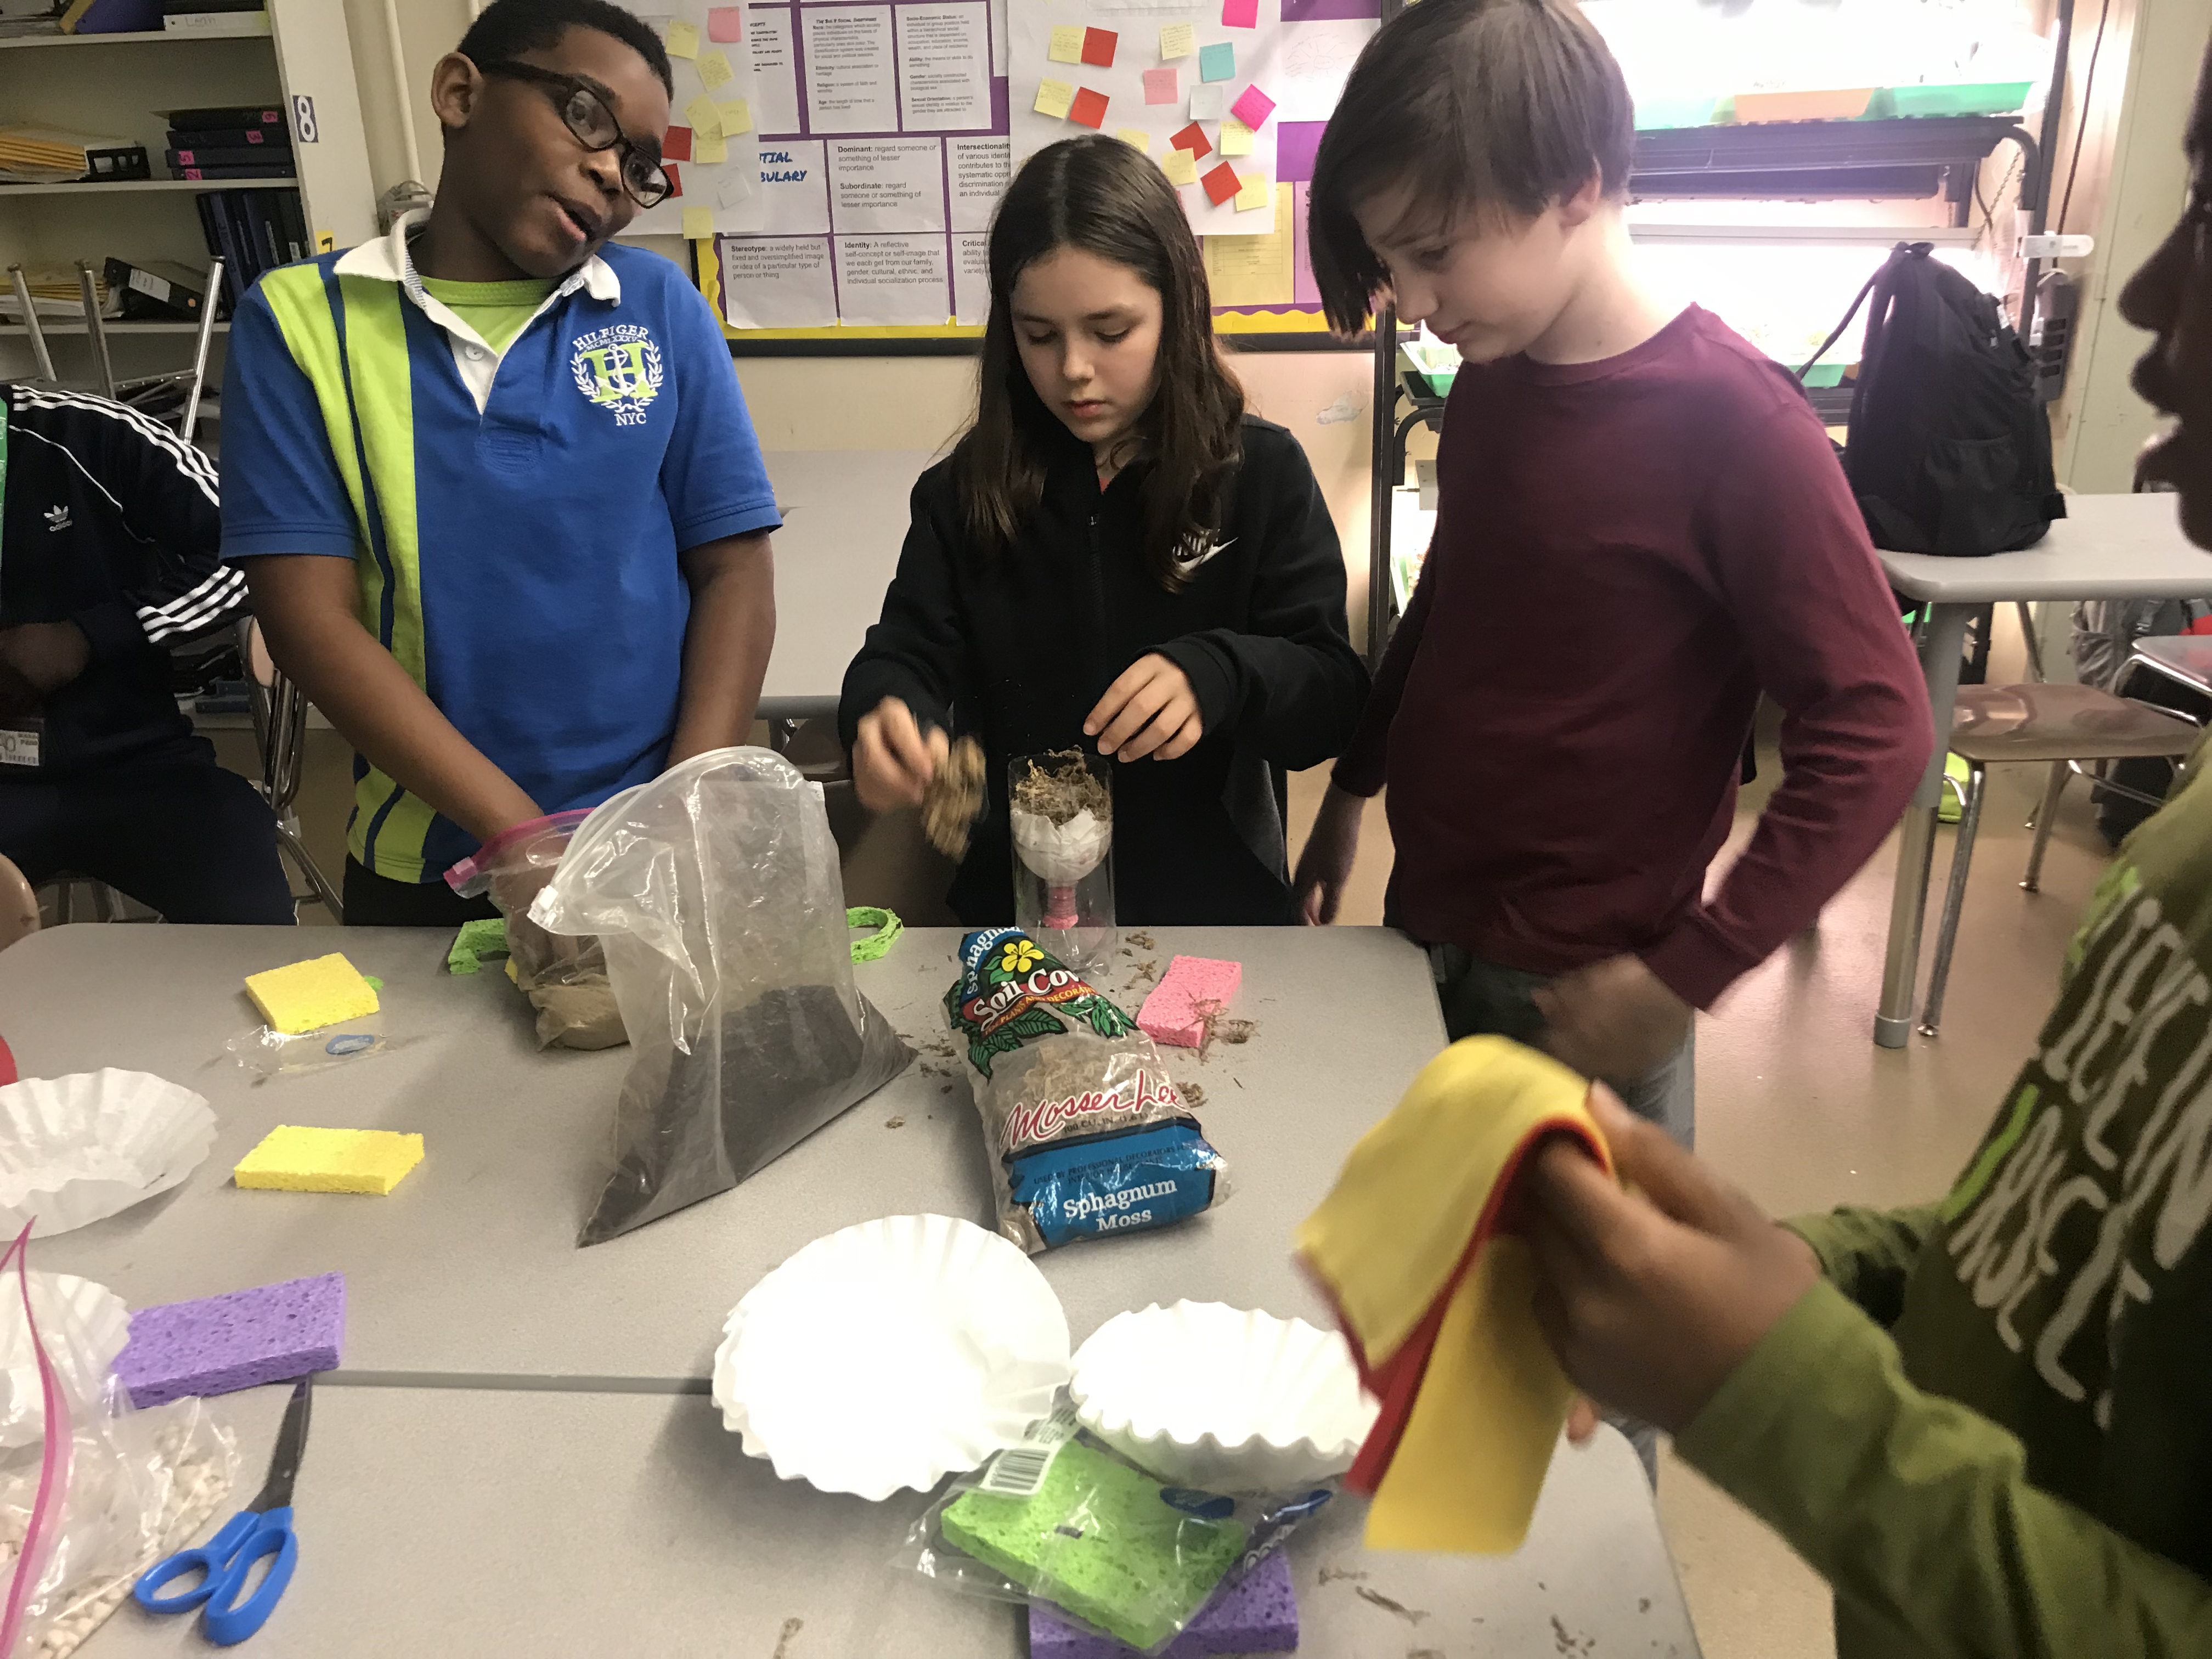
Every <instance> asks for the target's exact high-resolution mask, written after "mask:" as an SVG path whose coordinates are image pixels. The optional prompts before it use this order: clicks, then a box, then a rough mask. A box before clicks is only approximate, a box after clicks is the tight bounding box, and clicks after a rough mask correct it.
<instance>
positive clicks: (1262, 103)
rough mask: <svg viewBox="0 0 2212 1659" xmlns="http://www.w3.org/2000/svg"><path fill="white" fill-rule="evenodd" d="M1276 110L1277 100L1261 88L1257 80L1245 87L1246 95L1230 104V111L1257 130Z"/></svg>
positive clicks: (1253, 129)
mask: <svg viewBox="0 0 2212 1659" xmlns="http://www.w3.org/2000/svg"><path fill="white" fill-rule="evenodd" d="M1274 111H1275V100H1273V99H1272V98H1270V97H1268V96H1267V94H1266V93H1264V92H1262V91H1261V90H1260V88H1259V86H1258V84H1257V83H1256V82H1255V83H1254V84H1253V85H1251V86H1249V87H1247V88H1244V95H1243V97H1241V98H1239V99H1238V100H1237V101H1236V102H1235V103H1233V104H1231V106H1229V112H1230V113H1231V115H1233V116H1235V117H1236V118H1237V119H1238V120H1240V121H1242V122H1243V124H1244V125H1246V126H1248V127H1249V128H1251V129H1252V131H1255V132H1257V131H1259V130H1260V129H1261V126H1262V125H1265V124H1266V122H1267V118H1268V117H1269V116H1270V115H1272V114H1273V113H1274Z"/></svg>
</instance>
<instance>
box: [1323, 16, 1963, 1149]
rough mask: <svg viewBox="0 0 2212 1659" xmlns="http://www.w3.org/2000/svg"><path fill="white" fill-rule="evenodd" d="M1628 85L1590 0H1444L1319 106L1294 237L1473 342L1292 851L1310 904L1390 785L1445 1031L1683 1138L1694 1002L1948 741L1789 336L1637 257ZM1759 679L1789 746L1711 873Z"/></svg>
mask: <svg viewBox="0 0 2212 1659" xmlns="http://www.w3.org/2000/svg"><path fill="white" fill-rule="evenodd" d="M1633 125H1634V122H1633V117H1632V110H1631V106H1630V102H1629V98H1628V93H1627V89H1626V86H1625V84H1624V83H1623V82H1622V80H1621V76H1620V68H1619V66H1618V65H1617V64H1615V63H1614V62H1613V58H1612V55H1611V54H1610V53H1609V52H1607V49H1606V46H1605V44H1604V42H1603V40H1601V39H1600V38H1599V36H1598V34H1597V33H1596V31H1595V29H1593V28H1592V27H1590V25H1589V22H1588V21H1585V20H1584V19H1583V17H1582V15H1580V13H1579V12H1577V10H1576V9H1574V7H1573V6H1572V4H1571V3H1570V0H1424V3H1423V4H1421V5H1419V6H1418V7H1411V8H1408V9H1407V10H1406V11H1405V12H1404V13H1403V14H1401V15H1400V16H1399V17H1398V18H1396V19H1395V20H1394V21H1392V22H1391V23H1389V25H1388V26H1387V27H1384V28H1383V31H1382V32H1381V33H1379V34H1378V35H1377V36H1376V38H1375V40H1373V41H1372V42H1371V43H1370V45H1369V46H1368V48H1367V50H1366V51H1365V52H1364V53H1363V54H1362V56H1361V58H1360V60H1359V64H1358V67H1357V68H1356V69H1355V70H1354V71H1353V73H1352V79H1351V82H1350V84H1349V85H1348V86H1347V88H1346V91H1345V95H1344V98H1343V100H1342V102H1341V103H1340V105H1339V106H1338V108H1337V112H1336V114H1335V116H1334V118H1333V119H1332V120H1331V121H1330V123H1329V127H1328V133H1327V135H1326V136H1325V137H1324V138H1323V140H1322V147H1321V151H1320V155H1319V156H1318V158H1317V160H1316V167H1315V171H1314V181H1313V185H1312V208H1311V213H1312V222H1311V230H1312V235H1311V238H1310V245H1311V247H1312V249H1313V261H1314V270H1315V275H1316V278H1317V280H1318V282H1319V283H1320V287H1321V291H1322V298H1323V301H1324V302H1325V304H1326V306H1327V307H1328V313H1329V318H1330V320H1331V322H1332V323H1334V325H1336V326H1337V327H1338V328H1340V329H1341V330H1346V331H1349V330H1351V329H1353V328H1356V327H1358V325H1359V324H1360V322H1361V320H1362V319H1364V316H1365V315H1366V313H1367V311H1368V308H1369V304H1370V297H1371V296H1372V295H1375V294H1376V292H1377V291H1378V290H1382V289H1387V290H1388V292H1389V295H1390V297H1392V298H1393V299H1394V300H1395V302H1396V305H1397V307H1398V317H1399V320H1400V321H1401V322H1413V321H1420V320H1425V321H1426V322H1427V324H1428V325H1429V327H1430V329H1431V331H1432V332H1434V333H1435V334H1437V337H1439V338H1442V339H1443V340H1445V341H1447V342H1449V343H1453V344H1455V345H1456V346H1458V348H1459V349H1460V354H1461V356H1462V357H1463V358H1464V359H1465V360H1466V367H1465V368H1462V370H1461V371H1460V374H1459V376H1458V379H1457V380H1456V382H1455V385H1454V386H1453V388H1452V395H1451V398H1450V401H1449V404H1447V405H1446V409H1445V415H1444V428H1443V440H1442V442H1441V445H1440V447H1439V449H1438V453H1437V483H1438V487H1439V496H1440V500H1439V507H1438V511H1437V527H1436V535H1435V538H1434V540H1433V541H1432V542H1431V545H1430V551H1429V559H1428V564H1427V568H1426V569H1425V572H1424V574H1423V576H1422V579H1421V583H1420V586H1419V588H1418V589H1417V590H1416V592H1415V593H1414V596H1413V604H1412V605H1411V607H1410V609H1409V610H1408V611H1407V615H1406V617H1405V618H1404V620H1403V621H1402V622H1401V624H1400V626H1399V629H1398V632H1397V635H1396V637H1395V639H1394V640H1393V641H1392V643H1391V646H1390V649H1389V653H1388V655H1387V656H1386V657H1385V658H1384V659H1383V664H1382V666H1381V668H1380V671H1378V672H1377V674H1376V683H1375V690H1374V693H1373V696H1372V697H1371V699H1370V702H1369V704H1368V708H1367V714H1366V719H1365V721H1364V725H1363V726H1362V728H1361V731H1360V732H1359V735H1358V738H1357V739H1356V740H1355V742H1354V744H1353V745H1352V749H1351V750H1350V751H1349V752H1348V753H1346V755H1345V756H1344V757H1343V758H1342V759H1341V760H1340V761H1339V763H1338V764H1337V768H1336V773H1335V781H1334V786H1333V787H1332V788H1331V789H1330V791H1329V795H1328V800H1327V802H1326V803H1325V804H1324V805H1323V807H1322V813H1321V817H1320V820H1319V822H1318V823H1316V827H1315V830H1314V835H1313V837H1312V840H1311V841H1310V843H1309V847H1308V850H1307V853H1306V855H1305V857H1304V859H1303V860H1301V864H1300V869H1299V872H1298V890H1299V893H1300V896H1301V899H1302V901H1303V902H1304V905H1305V909H1306V915H1307V918H1308V920H1310V921H1328V920H1329V919H1331V917H1332V916H1333V915H1334V911H1335V908H1336V904H1337V900H1338V896H1339V894H1340V891H1341V889H1342V886H1343V884H1344V881H1345V878H1346V875H1347V874H1348V872H1349V870H1350V867H1351V863H1352V853H1353V851H1354V849H1355V848H1356V846H1357V842H1358V824H1359V812H1360V808H1361V805H1362V804H1363V801H1364V798H1366V797H1368V796H1371V795H1373V794H1374V793H1376V791H1377V790H1378V789H1380V788H1382V787H1383V786H1384V785H1385V784H1386V783H1387V784H1388V785H1389V816H1390V829H1391V833H1392V836H1393V837H1394V839H1395V842H1396V843H1397V854H1398V863H1397V868H1396V870H1395V873H1394V875H1393V877H1392V881H1391V890H1390V908H1391V913H1392V920H1393V921H1396V922H1397V923H1398V924H1399V925H1401V926H1402V927H1405V928H1406V929H1407V932H1409V933H1412V934H1413V937H1414V938H1416V939H1419V940H1421V941H1423V942H1424V943H1425V944H1427V945H1429V946H1430V947H1431V955H1432V957H1433V958H1434V960H1435V962H1436V964H1437V982H1438V986H1439V990H1440V994H1441V995H1442V997H1443V1005H1444V1012H1445V1018H1446V1024H1447V1025H1448V1026H1449V1029H1450V1030H1451V1033H1452V1035H1453V1036H1455V1037H1457V1036H1468V1035H1471V1034H1473V1033H1474V1032H1476V1031H1496V1032H1502V1033H1503V1034H1504V1035H1507V1036H1516V1037H1521V1038H1522V1039H1524V1040H1528V1041H1533V1042H1541V1043H1542V1044H1543V1045H1544V1046H1546V1047H1547V1048H1550V1049H1551V1050H1552V1051H1553V1053H1555V1054H1558V1055H1559V1057H1560V1058H1561V1059H1563V1060H1566V1061H1568V1062H1569V1063H1570V1064H1571V1065H1573V1066H1576V1067H1577V1069H1578V1070H1581V1071H1583V1072H1584V1073H1588V1074H1589V1075H1591V1076H1595V1077H1602V1078H1604V1079H1607V1080H1608V1081H1609V1082H1612V1083H1613V1084H1614V1085H1616V1086H1617V1087H1619V1088H1620V1090H1621V1091H1622V1093H1623V1096H1624V1097H1625V1098H1626V1100H1627V1101H1628V1103H1629V1104H1630V1105H1631V1106H1632V1108H1634V1109H1637V1110H1638V1111H1639V1112H1640V1113H1641V1114H1642V1115H1644V1116H1647V1117H1650V1118H1652V1119H1654V1120H1655V1121H1659V1122H1661V1123H1662V1124H1664V1125H1665V1126H1666V1127H1668V1129H1669V1131H1670V1132H1671V1133H1674V1135H1675V1137H1676V1138H1677V1139H1680V1140H1681V1141H1683V1142H1684V1143H1685V1144H1687V1143H1688V1142H1689V1141H1690V1139H1691V1138H1692V1122H1693V1108H1692V1099H1693V1097H1692V1089H1691V1066H1690V1048H1689V1033H1690V1024H1691V1011H1692V1009H1693V1008H1707V1007H1710V1006H1711V1005H1712V1003H1713V1002H1714V1000H1716V999H1717V997H1719V995H1720V994H1721V993H1722V992H1723V991H1724V990H1725V989H1726V988H1727V987H1729V985H1730V984H1731V983H1732V982H1733V981H1735V979H1736V978H1737V977H1738V976H1740V975H1742V974H1744V973H1746V972H1747V971H1748V970H1749V969H1752V968H1753V967H1754V966H1756V965H1757V964H1758V963H1759V962H1760V961H1761V960H1763V959H1764V958H1765V957H1766V956H1767V955H1768V954H1769V953H1770V952H1771V951H1773V950H1774V949H1775V947H1776V946H1778V945H1780V944H1782V943H1783V941H1784V940H1785V939H1788V938H1790V936H1791V935H1792V934H1793V933H1797V932H1798V931H1800V930H1801V929H1802V928H1804V927H1807V926H1808V925H1810V923H1811V922H1812V921H1813V920H1814V917H1815V916H1816V915H1818V914H1819V912H1820V907H1821V906H1822V905H1823V904H1824V903H1826V902H1827V900H1828V899H1829V898H1830V897H1832V896H1833V895H1834V894H1835V892H1836V890H1838V888H1840V887H1841V886H1842V885H1843V884H1844V882H1845V881H1846V880H1848V879H1849V878H1850V876H1851V874H1852V872H1854V871H1856V870H1857V868H1858V867H1859V866H1860V865H1861V864H1863V862H1864V861H1865V860H1866V859H1867V857H1868V855H1869V854H1871V853H1872V852H1873V851H1874V849H1875V847H1876V846H1877V845H1878V844H1879V843H1880V842H1881V838H1882V836H1884V835H1885V834H1886V833H1887V831H1888V829H1889V828H1890V826H1891V825H1892V824H1893V823H1895V822H1896V821H1897V817H1898V815H1899V812H1900V811H1902V809H1903V807H1904V805H1905V799H1906V798H1907V796H1908V795H1909V794H1910V793H1911V790H1912V787H1913V784H1914V782H1915V781H1917V779H1918V777H1919V776H1920V775H1921V772H1922V769H1923V767H1924V766H1925V764H1926V763H1927V759H1928V751H1929V745H1930V744H1931V742H1932V737H1931V734H1930V725H1929V714H1928V706H1927V697H1926V693H1925V690H1924V688H1923V684H1922V680H1921V677H1920V673H1919V670H1918V666H1917V664H1916V663H1915V661H1914V659H1913V656H1912V653H1911V649H1910V647H1909V646H1908V645H1907V643H1906V641H1905V634H1904V631H1903V629H1901V628H1900V627H1899V623H1898V614H1897V609H1896V606H1895V604H1894V603H1893V600H1892V599H1891V597H1890V594H1889V592H1888V590H1887V586H1886V585H1885V584H1884V582H1883V580H1882V579H1881V573H1880V570H1879V568H1877V566H1876V564H1875V559H1874V556H1873V550H1872V549H1871V547H1870V546H1869V543H1868V540H1867V535H1866V531H1865V528H1864V526H1863V522H1862V520H1861V519H1860V517H1859V513H1858V510H1857V507H1856V505H1855V504H1854V502H1853V501H1852V498H1851V494H1850V488H1849V487H1848V485H1847V484H1846V483H1844V476H1843V473H1842V471H1841V469H1840V468H1838V465H1836V462H1835V459H1834V457H1833V454H1832V451H1831V449H1830V447H1829V444H1828V441H1827V437H1826V434H1825V433H1824V432H1823V430H1822V429H1821V427H1820V421H1819V419H1818V418H1817V417H1816V416H1814V413H1813V411H1812V410H1811V408H1810V407H1809V406H1808V404H1807V403H1806V401H1805V398H1804V396H1803V394H1802V392H1800V391H1799V390H1798V388H1797V386H1796V383H1795V382H1794V381H1793V380H1791V379H1790V376H1789V375H1788V374H1786V373H1785V372H1784V370H1783V369H1782V368H1780V367H1779V366H1778V365H1777V364H1775V363H1773V362H1771V361H1769V360H1768V359H1766V358H1765V357H1764V356H1761V355H1760V354H1759V352H1758V351H1757V350H1756V349H1753V347H1751V346H1750V345H1749V344H1747V343H1745V342H1744V341H1743V340H1742V339H1741V337H1738V336H1737V335H1735V333H1733V332H1731V331H1729V328H1728V327H1727V326H1726V325H1723V323H1722V322H1720V321H1719V319H1717V318H1715V317H1713V316H1712V315H1711V313H1708V312H1705V311H1703V310H1700V309H1699V308H1698V307H1695V306H1692V307H1689V308H1688V309H1687V310H1685V311H1683V312H1681V313H1679V314H1674V315H1672V316H1670V315H1669V314H1668V312H1667V311H1666V310H1665V309H1663V308H1662V307H1659V306H1657V305H1656V304H1655V303H1654V302H1653V301H1652V300H1651V299H1650V297H1649V296H1648V295H1646V294H1645V293H1644V290H1643V289H1641V287H1640V286H1639V285H1638V283H1637V280H1636V277H1635V275H1634V272H1633V269H1632V253H1631V250H1630V247H1629V241H1628V233H1627V229H1626V224H1625V223H1624V222H1623V219H1622V214H1621V208H1622V202H1623V197H1624V196H1625V194H1626V184H1627V177H1628V162H1629V155H1630V149H1631V146H1632V139H1633ZM1761 691H1764V692H1765V693H1766V694H1767V695H1768V696H1771V697H1772V698H1773V699H1774V700H1775V701H1776V702H1778V703H1779V704H1780V705H1781V706H1782V708H1783V709H1784V714H1785V719H1784V724H1783V728H1782V763H1783V774H1784V775H1783V781H1782V783H1781V785H1780V786H1779V787H1778V788H1777V790H1776V791H1775V793H1774V795H1773V797H1772V798H1771V800H1770V801H1769V803H1768V805H1767V807H1766V810H1765V812H1764V813H1763V814H1762V815H1761V817H1760V819H1759V827H1758V829H1757V832H1756V833H1755V834H1754V835H1753V838H1752V842H1751V844H1750V846H1749V847H1748V848H1746V850H1745V852H1744V854H1743V856H1742V857H1741V860H1738V862H1737V863H1736V865H1735V867H1734V868H1733V869H1731V870H1730V871H1729V874H1728V877H1727V879H1726V880H1725V881H1724V882H1723V883H1722V884H1721V885H1720V887H1719V889H1718V890H1717V892H1716V893H1715V894H1714V896H1712V898H1711V900H1710V901H1708V900H1707V899H1706V898H1705V891H1704V889H1705V867H1706V865H1707V864H1708V862H1709V861H1710V860H1711V858H1712V856H1713V854H1715V853H1716V852H1717V851H1718V850H1719V848H1720V846H1721V843H1722V842H1723V840H1724V839H1725V838H1726V836H1727V835H1728V831H1729V823H1730V820H1731V817H1732V816H1733V811H1734V805H1735V784H1736V776H1737V769H1738V765H1739V762H1740V759H1741V755H1742V751H1743V747H1744V742H1745V738H1746V737H1747V734H1748V732H1749V731H1750V729H1751V722H1752V716H1753V710H1754V708H1755V707H1756V705H1757V702H1758V700H1759V694H1760V692H1761Z"/></svg>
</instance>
